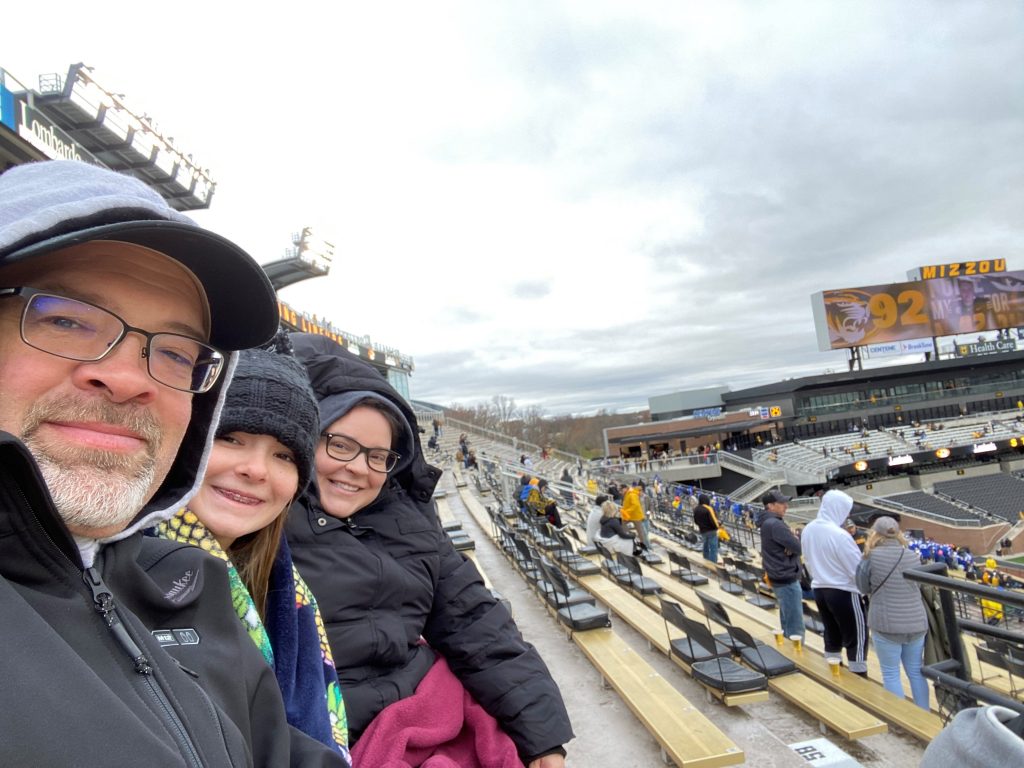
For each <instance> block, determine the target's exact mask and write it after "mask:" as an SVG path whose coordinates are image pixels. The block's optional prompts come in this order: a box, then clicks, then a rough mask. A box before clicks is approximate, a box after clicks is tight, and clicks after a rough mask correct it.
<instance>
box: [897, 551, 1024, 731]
mask: <svg viewBox="0 0 1024 768" xmlns="http://www.w3.org/2000/svg"><path fill="white" fill-rule="evenodd" d="M948 573H949V571H948V570H947V568H946V564H945V563H930V564H929V565H922V566H919V567H917V568H911V569H910V570H908V571H904V573H903V577H904V578H905V579H908V580H909V581H914V582H917V583H918V584H928V585H930V586H932V587H935V588H936V589H937V590H938V591H939V603H940V604H941V606H942V615H943V620H944V622H945V624H946V634H947V635H948V636H949V650H950V655H951V657H952V658H950V659H947V660H945V661H941V662H939V663H937V664H931V665H928V666H923V667H921V674H923V675H924V676H925V677H926V678H928V679H929V680H934V681H935V682H936V683H938V684H939V685H943V686H946V687H947V688H952V689H955V690H956V691H958V692H960V693H962V694H964V695H965V696H966V697H969V698H971V699H976V700H978V701H984V702H985V703H987V704H996V705H999V706H1001V707H1006V708H1007V709H1012V710H1013V711H1014V712H1017V713H1019V714H1022V715H1024V702H1021V701H1018V700H1017V699H1011V698H1008V697H1006V696H1003V695H1002V694H1000V693H997V692H996V691H993V690H992V689H990V688H986V687H985V686H983V685H978V684H977V683H974V682H972V681H971V679H970V673H969V666H968V663H967V659H966V654H965V652H964V644H963V640H962V638H961V635H960V633H961V630H964V629H966V630H968V631H971V632H974V633H976V634H979V635H982V636H988V637H996V638H1000V639H1003V640H1016V641H1020V640H1021V639H1022V637H1024V636H1022V635H1020V633H1016V632H1011V631H1010V630H1006V629H1001V628H1000V627H993V626H989V625H988V624H982V623H980V622H977V621H970V620H968V619H960V618H959V617H958V616H957V613H956V607H955V606H954V604H953V593H954V592H957V593H963V594H968V595H974V596H975V597H979V598H992V599H994V600H998V601H999V602H1000V603H1003V604H1004V606H1005V605H1011V606H1014V607H1017V608H1024V595H1019V594H1014V593H1012V592H1010V591H1008V590H999V589H995V588H994V587H988V586H985V585H984V584H978V583H975V582H970V581H961V580H960V579H953V578H950V577H949V576H948V575H947V574H948ZM1004 610H1005V609H1004Z"/></svg>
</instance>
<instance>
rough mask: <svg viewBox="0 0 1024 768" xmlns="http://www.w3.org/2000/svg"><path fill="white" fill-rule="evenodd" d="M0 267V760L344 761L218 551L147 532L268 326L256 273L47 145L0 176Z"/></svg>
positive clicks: (266, 292)
mask: <svg viewBox="0 0 1024 768" xmlns="http://www.w3.org/2000/svg"><path fill="white" fill-rule="evenodd" d="M0 286H2V287H3V298H2V300H0V454H2V458H0V486H2V488H3V491H2V492H0V510H2V514H0V520H2V530H3V533H2V534H0V615H2V616H3V621H2V622H0V647H2V648H3V651H4V671H3V685H2V686H0V712H3V717H2V718H0V764H2V765H7V766H58V765H70V764H79V765H85V764H92V765H104V766H115V765H117V766H148V765H153V766H156V765H160V766H184V765H200V764H201V765H203V766H206V767H207V768H227V766H240V765H246V766H255V768H279V767H281V766H289V765H290V766H303V768H311V767H312V766H324V767H326V766H341V765H343V764H344V760H343V758H342V756H341V755H340V754H338V753H337V752H336V751H334V750H333V749H332V748H329V747H327V746H325V745H324V744H321V743H319V742H317V741H316V740H314V739H311V738H309V737H308V736H306V735H305V734H304V733H302V732H301V731H299V730H297V729H295V728H293V727H292V726H290V725H289V724H288V722H287V720H286V719H285V708H284V704H283V702H282V699H281V693H280V690H279V688H278V685H277V682H276V680H275V679H274V672H273V670H272V669H271V668H270V666H269V665H268V664H267V663H266V660H265V659H264V658H263V656H262V654H260V652H259V650H258V649H257V648H256V646H255V645H254V644H253V642H252V640H251V639H250V638H249V636H248V635H247V634H246V632H245V630H244V629H243V627H242V625H241V623H240V622H239V621H238V618H237V617H236V616H235V615H234V612H233V611H232V610H231V608H230V605H231V591H230V584H229V581H228V575H227V572H226V571H225V569H224V565H223V563H222V562H221V561H219V560H217V559H216V558H214V557H211V556H210V555H208V554H206V553H205V552H202V551H201V550H199V549H198V548H196V547H188V546H182V545H178V544H173V543H170V542H167V541H162V540H160V539H157V538H154V537H151V536H144V535H143V533H142V532H143V530H145V529H147V528H150V527H152V526H154V525H156V524H158V523H159V522H161V521H163V520H166V519H168V518H169V517H171V516H172V515H173V514H174V513H175V512H176V511H177V510H178V509H180V508H181V506H182V505H184V504H185V503H187V501H188V500H189V499H191V498H192V496H193V495H194V494H195V492H196V491H197V490H198V489H199V486H200V482H201V479H200V477H199V474H200V471H201V469H202V468H204V467H205V466H206V462H207V459H208V458H209V455H210V450H211V445H212V443H213V437H214V435H215V434H216V430H217V425H218V421H219V419H220V418H221V406H222V404H223V402H224V397H225V394H226V390H227V385H228V383H230V378H231V377H230V374H227V375H225V372H226V371H231V370H232V369H233V368H234V364H235V360H236V358H237V355H236V352H235V351H236V350H239V349H246V348H249V347H252V346H257V345H259V344H262V343H264V342H265V341H267V340H268V339H269V338H271V337H272V336H273V334H274V331H275V329H276V327H277V323H278V311H277V303H276V300H275V296H274V290H273V287H272V286H271V285H270V283H269V281H268V280H267V278H266V275H264V274H263V272H262V271H261V270H260V268H259V266H258V265H257V264H256V262H255V261H253V259H252V258H251V257H250V256H248V255H247V254H246V253H245V252H244V251H242V250H241V249H240V248H239V247H238V246H237V245H235V244H233V243H231V242H229V241H228V240H225V239H224V238H221V237H219V236H218V235H216V234H214V233H212V232H209V231H207V230H204V229H202V228H200V227H198V226H197V225H196V224H195V223H194V222H192V221H191V220H190V219H188V218H187V217H185V216H183V215H182V214H180V213H178V212H177V211H175V210H174V209H173V208H172V207H171V206H169V205H168V203H167V201H166V200H164V198H162V197H161V196H160V195H159V194H157V192H155V191H154V190H153V189H152V188H150V187H149V186H147V185H146V184H144V183H143V182H141V181H139V180H138V179H135V178H132V177H131V176H128V175H123V174H119V173H114V172H113V171H110V170H107V169H105V168H100V167H98V166H95V165H89V164H86V163H81V162H74V161H46V162H33V163H26V164H24V165H21V166H17V167H15V168H12V169H10V170H8V171H5V172H4V173H3V174H0ZM323 684H324V681H323V678H321V679H320V685H321V686H323ZM324 690H325V688H323V687H321V688H320V691H321V692H323V691H324Z"/></svg>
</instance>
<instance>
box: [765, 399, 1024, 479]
mask: <svg viewBox="0 0 1024 768" xmlns="http://www.w3.org/2000/svg"><path fill="white" fill-rule="evenodd" d="M1021 429H1022V425H1021V423H1020V422H1018V421H1017V420H1016V414H1015V413H1014V414H1009V413H1004V414H1002V418H999V417H998V416H996V417H994V418H989V417H987V416H986V417H980V416H974V417H968V418H967V419H955V420H950V421H945V422H943V421H937V422H934V423H929V424H925V425H922V426H918V427H913V426H909V425H908V426H901V427H898V428H896V427H888V428H884V427H883V428H881V429H869V430H864V431H852V432H846V433H843V434H838V435H825V436H822V437H808V438H801V439H800V440H798V441H796V442H792V443H783V444H780V445H773V446H771V447H768V448H763V449H759V450H756V451H755V452H754V461H755V463H757V464H760V465H763V466H770V465H777V466H780V467H792V468H793V469H800V470H809V471H814V472H824V471H826V470H828V469H829V468H831V467H835V466H839V465H841V464H848V463H850V462H851V461H853V460H854V459H868V458H878V457H880V456H887V455H895V454H901V453H911V452H913V451H920V450H928V449H935V448H944V447H953V446H958V445H970V444H972V443H977V442H979V441H983V440H1002V439H1007V438H1010V437H1016V436H1019V435H1020V433H1021Z"/></svg>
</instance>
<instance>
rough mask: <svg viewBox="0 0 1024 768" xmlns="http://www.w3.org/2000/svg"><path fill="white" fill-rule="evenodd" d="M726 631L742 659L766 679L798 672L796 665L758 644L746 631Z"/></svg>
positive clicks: (727, 628) (771, 649)
mask: <svg viewBox="0 0 1024 768" xmlns="http://www.w3.org/2000/svg"><path fill="white" fill-rule="evenodd" d="M725 629H726V631H727V632H728V633H729V635H730V637H732V640H733V647H736V646H739V651H740V658H741V659H743V662H744V663H745V664H746V665H747V666H748V667H752V668H753V669H755V670H757V671H758V672H760V673H761V674H762V675H764V676H765V677H778V676H779V675H788V674H789V673H790V672H796V664H794V663H793V662H792V661H790V660H789V659H787V658H786V657H785V656H783V655H782V654H781V653H779V652H778V651H777V650H775V649H774V648H772V647H771V646H769V645H765V644H764V643H758V642H757V641H756V640H754V638H753V637H752V636H751V635H750V633H749V632H747V631H746V630H745V629H742V628H740V627H734V626H732V625H729V626H727V627H726V628H725Z"/></svg>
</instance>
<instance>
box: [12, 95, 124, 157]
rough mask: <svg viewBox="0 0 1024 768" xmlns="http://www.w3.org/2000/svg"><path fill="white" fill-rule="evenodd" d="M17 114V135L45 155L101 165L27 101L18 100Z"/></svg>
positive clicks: (90, 153)
mask: <svg viewBox="0 0 1024 768" xmlns="http://www.w3.org/2000/svg"><path fill="white" fill-rule="evenodd" d="M17 115H18V121H17V122H18V135H19V136H21V138H23V139H25V141H27V142H28V143H29V144H31V145H32V146H33V147H35V148H36V149H38V150H39V151H40V152H42V153H43V154H44V155H46V156H47V157H49V158H51V159H53V160H79V161H84V162H87V163H92V164H93V165H101V166H102V165H103V163H101V162H100V161H99V159H98V158H97V157H96V156H95V155H93V154H92V152H90V151H89V150H87V149H86V148H85V147H83V146H82V145H81V144H78V143H77V142H75V140H74V139H72V138H71V137H70V136H68V135H67V134H66V133H65V132H64V131H63V130H61V129H60V128H59V127H58V126H56V125H54V124H53V122H52V121H51V120H50V119H49V118H47V117H46V116H45V115H44V114H43V113H42V112H40V111H39V110H38V109H35V108H33V107H30V106H29V104H28V102H27V101H21V102H19V104H18V110H17ZM104 167H106V166H104Z"/></svg>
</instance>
